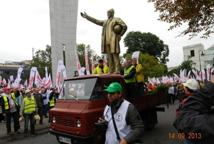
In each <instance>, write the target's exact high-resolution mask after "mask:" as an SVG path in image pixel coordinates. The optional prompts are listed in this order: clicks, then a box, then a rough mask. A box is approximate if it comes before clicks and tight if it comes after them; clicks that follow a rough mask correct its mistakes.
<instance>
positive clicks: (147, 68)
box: [139, 54, 167, 78]
mask: <svg viewBox="0 0 214 144" xmlns="http://www.w3.org/2000/svg"><path fill="white" fill-rule="evenodd" d="M139 62H140V63H141V64H142V67H143V73H144V76H145V78H148V77H160V76H162V75H164V74H166V72H167V67H166V65H164V64H161V63H159V62H158V60H157V59H156V58H155V57H154V56H151V55H149V54H140V57H139Z"/></svg>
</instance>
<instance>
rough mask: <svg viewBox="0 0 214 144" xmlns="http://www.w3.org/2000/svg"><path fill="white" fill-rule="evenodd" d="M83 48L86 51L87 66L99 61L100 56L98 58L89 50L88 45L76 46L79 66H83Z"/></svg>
mask: <svg viewBox="0 0 214 144" xmlns="http://www.w3.org/2000/svg"><path fill="white" fill-rule="evenodd" d="M85 48H87V49H88V58H89V66H90V67H91V65H92V61H96V60H97V59H100V56H98V55H97V54H96V53H95V51H94V50H92V49H91V48H90V46H89V45H87V46H86V45H85V44H78V45H77V54H78V57H79V61H80V65H81V66H85ZM92 59H93V60H92Z"/></svg>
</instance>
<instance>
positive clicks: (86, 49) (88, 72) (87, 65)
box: [85, 47, 90, 75]
mask: <svg viewBox="0 0 214 144" xmlns="http://www.w3.org/2000/svg"><path fill="white" fill-rule="evenodd" d="M88 60H89V58H88V47H85V68H86V73H87V75H89V74H90V69H89V62H88Z"/></svg>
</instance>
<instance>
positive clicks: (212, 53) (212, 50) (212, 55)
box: [203, 45, 214, 66]
mask: <svg viewBox="0 0 214 144" xmlns="http://www.w3.org/2000/svg"><path fill="white" fill-rule="evenodd" d="M203 60H204V63H205V65H206V66H208V65H209V66H214V45H212V46H211V47H209V48H208V49H207V50H206V51H205V54H204V57H203Z"/></svg>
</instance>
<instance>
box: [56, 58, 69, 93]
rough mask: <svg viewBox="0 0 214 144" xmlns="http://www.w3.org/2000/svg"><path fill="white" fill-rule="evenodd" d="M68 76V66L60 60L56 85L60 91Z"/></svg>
mask: <svg viewBox="0 0 214 144" xmlns="http://www.w3.org/2000/svg"><path fill="white" fill-rule="evenodd" d="M62 76H63V77H62ZM66 78H67V75H66V68H65V66H64V64H63V61H62V60H59V61H58V66H57V73H56V87H57V88H58V91H60V89H61V87H62V82H63V80H64V79H66Z"/></svg>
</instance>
